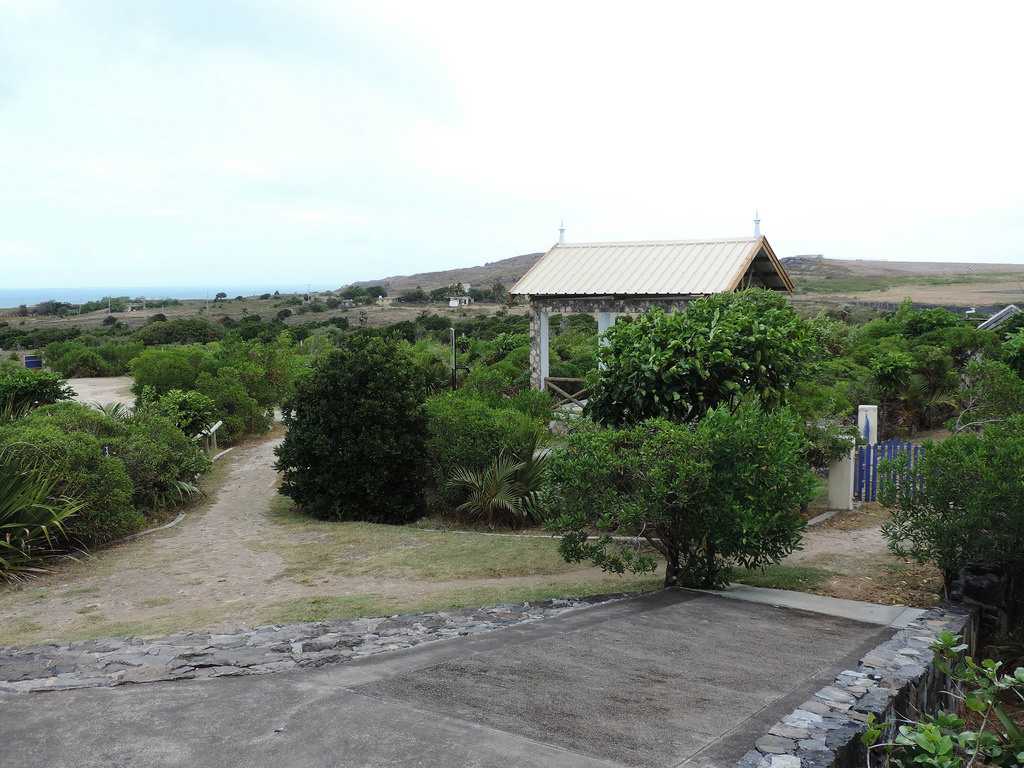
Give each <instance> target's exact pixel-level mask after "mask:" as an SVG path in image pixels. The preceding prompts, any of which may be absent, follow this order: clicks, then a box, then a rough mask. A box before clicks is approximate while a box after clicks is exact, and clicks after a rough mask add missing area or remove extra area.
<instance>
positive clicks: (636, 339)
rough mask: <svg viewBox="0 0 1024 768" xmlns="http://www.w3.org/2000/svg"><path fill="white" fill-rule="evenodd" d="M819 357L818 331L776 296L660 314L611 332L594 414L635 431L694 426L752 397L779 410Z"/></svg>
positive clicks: (740, 297) (734, 296)
mask: <svg viewBox="0 0 1024 768" xmlns="http://www.w3.org/2000/svg"><path fill="white" fill-rule="evenodd" d="M817 350H818V343H817V336H816V334H815V333H813V331H812V328H811V326H810V324H809V323H808V322H807V321H805V320H804V319H802V318H801V317H800V316H799V315H797V313H796V312H795V311H794V310H793V308H792V307H791V306H790V305H789V303H788V301H787V300H786V297H785V296H783V295H781V294H779V293H776V292H773V291H766V290H761V289H751V290H746V291H739V292H737V293H727V294H718V295H715V296H709V297H707V298H702V299H698V300H696V301H694V302H692V303H691V304H690V305H689V306H688V307H687V308H686V310H685V311H684V312H675V313H671V314H668V313H665V312H662V311H660V310H652V311H650V312H647V313H645V314H643V315H640V316H639V317H637V318H635V319H634V320H633V321H632V322H620V323H616V324H615V325H613V326H612V327H611V328H610V329H609V330H608V331H607V333H606V335H605V338H604V341H603V344H602V347H601V353H600V359H601V363H602V364H603V370H602V371H601V375H600V380H599V383H598V384H597V386H596V389H595V390H594V392H593V394H592V396H591V398H590V403H589V411H590V414H591V415H592V416H593V417H594V418H595V419H596V420H597V421H599V422H601V423H604V424H632V423H636V422H639V421H643V420H644V419H649V418H654V417H664V418H668V419H671V420H673V421H694V420H696V419H699V418H701V417H702V416H703V415H704V414H705V413H707V411H708V410H710V409H712V408H716V407H718V406H719V405H722V404H726V403H735V402H737V401H738V400H739V399H740V398H741V397H743V396H745V395H747V394H754V395H756V396H757V397H758V398H759V399H760V400H761V401H762V402H763V403H764V404H765V405H766V406H767V407H769V408H771V407H775V406H778V405H780V404H782V403H784V402H785V400H786V393H787V390H788V388H789V387H790V386H791V385H792V384H793V383H795V382H796V381H797V380H798V378H799V377H800V376H801V375H802V374H804V373H805V370H804V368H805V365H806V364H807V363H808V361H810V360H811V359H813V358H814V356H815V355H816V353H817Z"/></svg>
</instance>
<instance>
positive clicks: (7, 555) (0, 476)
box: [0, 448, 82, 581]
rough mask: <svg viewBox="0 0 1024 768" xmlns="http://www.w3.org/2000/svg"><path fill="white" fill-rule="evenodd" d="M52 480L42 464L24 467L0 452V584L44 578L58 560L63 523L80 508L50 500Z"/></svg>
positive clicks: (6, 452) (78, 504)
mask: <svg viewBox="0 0 1024 768" xmlns="http://www.w3.org/2000/svg"><path fill="white" fill-rule="evenodd" d="M57 481H58V478H57V477H56V476H55V475H54V474H53V473H52V472H50V471H48V469H47V468H46V467H45V466H44V465H42V464H27V465H26V464H24V463H22V462H21V461H20V460H18V459H16V458H15V457H14V455H13V453H12V451H11V450H10V449H9V448H3V449H0V579H6V580H8V581H17V580H20V579H24V578H26V577H28V576H32V575H36V574H39V573H42V572H44V571H45V570H46V569H45V567H44V564H45V563H46V562H47V561H48V560H52V559H54V558H56V557H59V556H60V555H62V554H63V543H62V541H61V539H62V534H63V532H64V527H63V523H64V521H65V520H66V519H67V518H69V517H70V516H71V515H73V514H75V513H76V512H77V511H78V510H79V509H81V507H82V504H81V502H78V501H76V500H74V499H71V498H68V497H66V496H59V497H57V498H53V490H54V487H55V486H56V484H57Z"/></svg>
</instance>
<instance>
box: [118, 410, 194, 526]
mask: <svg viewBox="0 0 1024 768" xmlns="http://www.w3.org/2000/svg"><path fill="white" fill-rule="evenodd" d="M107 447H108V450H109V452H110V455H111V456H116V457H117V458H118V459H120V460H121V462H122V463H123V464H124V467H125V469H126V470H127V472H128V476H129V477H130V478H131V481H132V503H133V504H134V505H135V507H136V508H137V509H149V510H153V509H160V508H164V507H171V506H174V505H175V504H177V503H179V502H181V501H184V500H186V499H188V498H191V497H192V496H194V495H195V494H196V493H198V488H197V487H196V485H195V481H196V479H197V478H198V476H199V475H201V474H203V473H205V472H207V471H209V469H210V460H209V458H207V456H206V454H205V453H203V451H202V450H201V449H200V448H199V446H198V445H197V444H196V443H195V442H194V441H192V440H190V439H189V438H188V437H186V436H185V434H184V433H183V432H182V431H181V430H180V429H178V428H177V427H176V426H175V425H174V423H173V422H172V421H171V420H170V419H167V418H165V417H162V416H156V415H144V416H137V417H135V418H133V419H131V420H130V421H129V422H127V424H126V426H125V430H124V434H123V435H121V436H119V437H116V438H114V439H112V440H110V441H109V442H108V444H107Z"/></svg>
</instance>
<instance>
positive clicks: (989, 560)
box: [879, 415, 1024, 587]
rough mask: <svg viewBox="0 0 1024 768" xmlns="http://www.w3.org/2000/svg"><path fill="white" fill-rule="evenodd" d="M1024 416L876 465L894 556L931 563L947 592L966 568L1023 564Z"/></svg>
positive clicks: (929, 444)
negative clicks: (915, 457)
mask: <svg viewBox="0 0 1024 768" xmlns="http://www.w3.org/2000/svg"><path fill="white" fill-rule="evenodd" d="M1021 467H1024V415H1019V416H1015V417H1013V418H1010V419H1008V420H1007V421H1005V422H1003V423H998V424H990V425H988V426H987V427H986V428H985V429H984V430H983V431H982V432H981V433H980V434H976V433H970V432H961V433H960V434H957V435H954V436H953V437H950V438H949V439H947V440H945V441H943V442H941V443H930V442H929V443H926V444H925V456H924V459H923V460H921V461H920V462H919V463H918V464H917V466H915V467H910V466H909V463H908V461H907V457H906V456H905V455H904V456H901V457H900V458H898V459H896V460H894V461H892V462H883V464H882V467H881V468H880V479H881V488H880V492H879V500H880V501H881V502H882V503H883V504H884V505H886V506H887V507H890V508H891V511H892V516H891V518H890V520H889V521H888V522H887V523H886V524H885V525H884V526H883V527H882V532H883V533H884V534H885V536H886V537H887V538H888V540H889V548H890V549H891V550H892V551H893V552H894V553H895V554H897V555H900V556H901V557H912V558H914V559H915V560H918V561H919V562H929V561H930V562H933V563H935V564H936V565H937V566H938V567H939V568H941V569H942V572H943V574H944V576H945V580H946V586H947V587H948V586H949V585H950V583H951V581H952V579H953V578H954V577H955V576H956V575H957V573H958V572H959V571H960V569H961V568H962V567H963V566H965V565H968V564H972V563H982V564H986V565H994V566H1012V565H1017V564H1019V563H1020V562H1021V560H1024V474H1022V473H1021Z"/></svg>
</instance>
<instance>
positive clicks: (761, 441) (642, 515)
mask: <svg viewBox="0 0 1024 768" xmlns="http://www.w3.org/2000/svg"><path fill="white" fill-rule="evenodd" d="M804 450H805V445H804V437H803V433H802V429H801V426H800V424H799V421H798V419H796V418H795V417H794V416H793V415H792V414H791V413H790V412H789V411H788V410H787V409H779V410H776V411H773V412H766V411H765V410H764V409H762V408H761V406H760V405H759V404H758V403H756V402H754V401H751V402H747V403H744V404H742V405H741V406H740V407H739V408H737V409H734V410H733V409H729V408H726V407H720V408H717V409H715V410H712V411H709V412H707V413H706V414H705V416H704V418H702V419H701V420H700V421H697V422H693V423H690V424H678V423H673V422H670V421H667V420H664V419H652V420H649V421H645V422H642V423H640V424H637V425H635V426H632V427H627V428H621V429H614V428H600V427H592V428H589V429H588V428H584V429H580V430H577V431H576V432H574V433H573V434H571V435H570V436H569V438H568V441H567V443H566V445H565V446H564V448H563V449H561V450H558V451H554V452H553V453H552V456H551V467H550V472H551V486H550V489H549V491H548V495H547V498H546V499H545V505H546V507H547V509H548V511H549V513H550V514H552V515H553V517H552V519H551V521H550V522H549V527H551V528H552V529H553V530H555V531H557V532H558V533H561V534H562V540H561V545H560V546H561V551H562V555H563V556H564V557H565V558H566V559H567V560H569V561H571V562H579V561H583V560H590V561H592V562H593V563H594V564H596V565H598V566H600V567H601V568H603V569H605V570H608V571H612V572H614V573H624V572H625V571H627V570H630V571H634V572H646V571H653V570H654V569H655V568H656V567H657V557H656V556H657V555H660V556H661V557H662V558H663V559H664V560H665V562H666V570H665V585H666V586H673V585H677V584H678V585H685V586H695V587H719V586H722V585H723V584H724V583H726V582H727V581H728V576H729V567H730V566H731V565H741V566H744V567H747V568H758V567H763V566H765V565H768V564H771V563H774V562H777V561H778V560H780V559H781V558H783V557H785V556H786V555H787V554H789V553H790V552H792V551H793V550H794V549H795V548H796V547H797V546H799V542H800V533H801V531H802V529H803V527H804V522H803V519H802V518H801V516H800V514H799V510H800V506H801V504H803V503H804V502H805V501H807V500H808V499H809V498H810V496H811V494H812V489H813V486H814V481H813V476H812V474H811V472H810V470H809V469H808V467H807V464H806V461H805V459H804ZM631 537H635V538H631Z"/></svg>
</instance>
